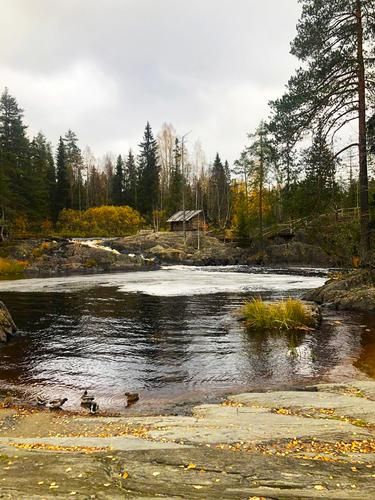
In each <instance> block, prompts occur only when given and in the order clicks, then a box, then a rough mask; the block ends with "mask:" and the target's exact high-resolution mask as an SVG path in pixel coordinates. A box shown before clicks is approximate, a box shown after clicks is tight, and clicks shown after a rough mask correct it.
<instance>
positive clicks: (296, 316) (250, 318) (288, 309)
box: [241, 298, 315, 330]
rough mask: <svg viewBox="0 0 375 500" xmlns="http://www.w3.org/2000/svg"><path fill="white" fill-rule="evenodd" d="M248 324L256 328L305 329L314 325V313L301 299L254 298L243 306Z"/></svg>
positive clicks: (244, 316) (249, 326)
mask: <svg viewBox="0 0 375 500" xmlns="http://www.w3.org/2000/svg"><path fill="white" fill-rule="evenodd" d="M241 312H242V315H243V318H244V320H245V323H246V326H247V327H248V328H251V329H256V330H304V329H309V328H312V327H314V325H315V321H314V314H313V312H312V310H310V309H309V308H308V307H307V306H306V305H305V304H304V303H303V302H302V301H301V300H298V299H292V298H288V299H286V300H280V301H277V302H264V301H263V300H262V299H261V298H254V299H252V300H251V301H249V302H247V303H245V304H244V305H243V307H242V311H241Z"/></svg>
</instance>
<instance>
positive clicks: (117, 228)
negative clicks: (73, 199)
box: [57, 205, 144, 237]
mask: <svg viewBox="0 0 375 500" xmlns="http://www.w3.org/2000/svg"><path fill="white" fill-rule="evenodd" d="M143 223H144V220H143V219H142V217H141V215H140V214H139V212H137V211H136V210H134V209H133V208H131V207H128V206H120V207H115V206H107V205H105V206H102V207H94V208H89V209H88V210H85V211H83V212H80V211H79V210H71V209H69V210H62V211H61V212H60V215H59V218H58V221H57V229H58V231H59V232H60V233H61V234H63V235H64V236H76V237H80V236H82V237H91V236H124V235H126V234H132V233H135V232H136V231H137V230H138V229H139V228H140V227H141V226H142V224H143Z"/></svg>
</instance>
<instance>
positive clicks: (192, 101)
mask: <svg viewBox="0 0 375 500" xmlns="http://www.w3.org/2000/svg"><path fill="white" fill-rule="evenodd" d="M0 6H1V21H0V87H1V89H3V88H4V87H5V86H7V87H8V88H9V91H10V93H11V94H12V95H14V96H15V97H16V98H17V100H18V102H19V104H20V105H21V107H23V108H24V110H25V122H26V123H27V124H28V125H29V126H30V127H29V133H30V134H34V133H36V132H38V131H39V130H42V131H43V132H44V133H45V134H46V135H47V137H48V139H49V140H51V141H52V142H53V143H54V144H56V142H57V139H58V137H59V135H63V134H64V133H65V132H66V130H67V129H68V128H71V129H73V130H74V131H75V132H76V133H77V135H78V137H79V140H80V145H81V147H82V148H84V147H85V146H86V145H89V146H90V147H91V149H92V151H93V152H94V154H96V155H99V156H100V155H103V154H104V153H106V152H109V151H111V152H113V153H115V154H119V153H126V152H127V150H128V148H129V147H133V148H136V147H137V144H138V143H139V142H140V139H141V137H142V134H143V129H144V126H145V123H146V121H147V120H149V121H150V123H151V126H152V127H153V130H154V132H155V134H156V133H157V132H158V130H159V129H160V127H161V125H162V123H163V122H167V123H172V124H173V125H174V127H175V128H176V130H177V132H178V133H179V134H184V133H185V132H188V131H190V130H191V131H192V132H191V134H190V135H189V142H190V144H193V143H194V141H195V140H197V139H199V140H200V141H201V143H202V146H203V149H204V150H205V151H206V154H207V157H208V159H209V160H211V159H212V157H213V156H214V154H215V152H216V151H219V152H220V154H221V155H222V156H223V157H224V158H228V160H229V161H230V162H232V161H233V160H234V159H236V158H237V157H238V156H239V153H240V151H241V149H242V147H243V145H244V143H245V141H246V133H247V132H249V131H252V130H253V129H254V128H255V127H256V125H257V123H258V122H259V120H260V119H262V118H266V117H267V114H268V110H267V102H268V101H269V100H270V99H272V98H275V97H277V96H279V95H280V94H281V93H282V92H283V88H284V85H285V84H286V82H287V80H288V78H289V76H290V75H291V74H292V73H293V71H294V68H295V67H296V65H297V61H296V60H295V58H293V57H292V56H291V55H290V54H289V44H290V41H291V40H292V39H293V37H294V35H295V25H296V22H297V19H298V17H299V12H300V7H299V4H298V1H297V0H262V1H259V0H0Z"/></svg>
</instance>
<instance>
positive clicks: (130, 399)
mask: <svg viewBox="0 0 375 500" xmlns="http://www.w3.org/2000/svg"><path fill="white" fill-rule="evenodd" d="M125 396H126V406H130V405H131V404H133V403H135V402H136V401H138V399H139V394H138V393H137V392H125Z"/></svg>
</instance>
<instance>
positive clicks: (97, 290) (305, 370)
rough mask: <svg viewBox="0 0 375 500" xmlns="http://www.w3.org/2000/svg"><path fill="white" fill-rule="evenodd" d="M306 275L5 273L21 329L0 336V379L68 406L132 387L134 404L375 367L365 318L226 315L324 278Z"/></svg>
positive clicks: (175, 401)
mask: <svg viewBox="0 0 375 500" xmlns="http://www.w3.org/2000/svg"><path fill="white" fill-rule="evenodd" d="M304 273H305V271H304ZM305 274H306V273H305ZM307 274H308V275H307V276H306V275H302V273H301V272H300V271H298V270H294V271H293V272H292V273H291V272H290V271H288V272H286V271H283V270H266V271H264V272H263V273H259V272H257V273H254V272H253V270H252V269H249V268H246V267H225V268H197V267H194V268H193V267H186V266H174V267H168V268H164V269H161V270H159V271H149V272H136V273H116V274H101V275H99V274H97V275H88V276H71V277H62V278H61V277H60V278H48V279H25V280H18V281H2V282H0V298H1V300H3V301H4V302H5V303H6V304H7V306H8V307H9V309H10V311H11V313H12V315H13V317H14V319H15V321H16V323H17V325H18V327H19V329H20V335H19V336H18V337H16V338H15V339H14V340H12V341H11V342H10V343H8V344H7V345H4V346H1V347H0V360H1V363H0V387H1V388H2V390H3V391H13V392H14V391H16V392H17V393H18V394H19V395H20V396H21V397H22V398H23V399H25V400H34V399H35V396H36V395H37V394H39V395H44V396H46V397H59V396H62V397H63V396H66V397H68V398H69V401H68V403H67V408H70V409H79V397H80V394H81V391H83V390H84V389H86V388H87V389H89V390H90V391H93V392H94V394H95V395H96V397H97V399H98V401H99V402H100V407H101V409H103V410H111V411H122V410H124V403H125V398H124V393H125V392H126V391H136V392H139V393H140V394H141V399H140V401H139V403H137V405H134V407H133V410H132V411H135V410H136V411H144V412H147V411H150V412H155V411H162V410H163V411H165V410H167V409H168V408H171V409H173V410H176V408H178V407H179V405H181V406H183V405H184V404H185V403H186V402H190V403H193V402H197V401H200V402H202V401H210V400H214V399H215V398H218V397H219V396H220V395H221V394H224V393H226V392H231V391H241V390H255V389H264V388H271V387H276V386H277V387H280V386H288V387H290V386H295V385H299V384H305V383H308V382H315V381H319V380H327V379H329V378H330V377H331V379H332V377H333V378H335V379H341V378H342V377H348V376H352V374H353V373H354V374H356V375H358V372H356V371H355V370H356V368H354V365H356V366H357V367H359V368H361V369H362V370H364V371H365V372H367V374H369V375H370V376H375V371H374V370H373V362H372V361H371V360H372V357H371V355H369V354H368V353H369V352H375V341H374V335H373V332H374V331H375V325H373V319H372V318H370V317H363V316H353V315H349V314H346V315H344V314H340V315H338V314H337V313H335V312H331V313H328V316H327V319H326V320H325V321H324V323H323V327H322V328H321V330H320V331H319V332H316V333H305V334H291V333H285V334H280V333H278V334H274V333H271V332H266V333H263V334H255V333H248V332H246V331H245V330H244V328H243V326H242V325H241V324H240V323H239V322H238V321H237V320H236V319H235V316H234V314H233V312H234V311H235V310H236V309H238V308H239V306H240V305H241V304H242V303H243V302H244V300H246V299H249V298H251V297H254V296H262V297H265V298H275V297H286V296H298V295H299V294H301V292H302V291H303V290H305V289H308V288H313V287H317V286H320V285H321V284H323V283H324V281H325V278H324V276H322V272H321V271H320V270H310V271H309V272H308V273H307ZM371 349H373V350H372V351H371Z"/></svg>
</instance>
